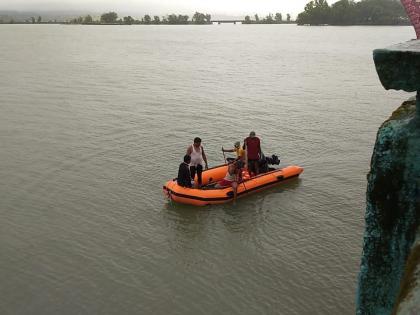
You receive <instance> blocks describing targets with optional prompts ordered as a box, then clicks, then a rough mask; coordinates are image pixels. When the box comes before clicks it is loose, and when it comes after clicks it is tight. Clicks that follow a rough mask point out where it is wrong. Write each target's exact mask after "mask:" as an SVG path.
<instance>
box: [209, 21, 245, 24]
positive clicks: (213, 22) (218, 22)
mask: <svg viewBox="0 0 420 315" xmlns="http://www.w3.org/2000/svg"><path fill="white" fill-rule="evenodd" d="M243 22H244V20H211V23H212V24H215V23H217V24H222V23H231V24H232V23H233V24H236V23H243Z"/></svg>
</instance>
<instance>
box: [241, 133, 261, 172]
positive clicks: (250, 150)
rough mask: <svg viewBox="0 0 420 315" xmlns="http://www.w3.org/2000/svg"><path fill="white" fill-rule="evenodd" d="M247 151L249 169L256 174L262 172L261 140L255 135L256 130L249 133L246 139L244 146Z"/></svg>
mask: <svg viewBox="0 0 420 315" xmlns="http://www.w3.org/2000/svg"><path fill="white" fill-rule="evenodd" d="M243 148H244V149H245V151H246V159H247V161H246V162H245V164H246V165H247V166H248V169H249V171H251V172H254V174H255V175H258V174H259V173H260V170H259V167H258V162H259V160H260V158H261V141H260V139H259V138H258V137H257V136H256V135H255V131H251V132H250V133H249V137H247V138H246V139H245V140H244V147H243Z"/></svg>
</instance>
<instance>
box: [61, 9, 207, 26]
mask: <svg viewBox="0 0 420 315" xmlns="http://www.w3.org/2000/svg"><path fill="white" fill-rule="evenodd" d="M69 23H70V24H126V25H131V24H147V25H149V24H155V25H159V24H169V25H187V24H210V23H211V15H210V14H204V13H200V12H195V13H194V15H193V16H192V18H191V20H190V17H189V16H188V15H182V14H169V15H167V16H163V17H159V16H157V15H155V16H153V17H152V16H150V15H148V14H146V15H145V16H143V18H141V19H135V18H133V17H132V16H124V17H122V18H119V17H118V14H117V13H115V12H107V13H104V14H102V15H101V16H100V18H99V20H94V19H93V18H92V16H90V15H86V16H79V17H77V18H74V19H72V20H70V21H69Z"/></svg>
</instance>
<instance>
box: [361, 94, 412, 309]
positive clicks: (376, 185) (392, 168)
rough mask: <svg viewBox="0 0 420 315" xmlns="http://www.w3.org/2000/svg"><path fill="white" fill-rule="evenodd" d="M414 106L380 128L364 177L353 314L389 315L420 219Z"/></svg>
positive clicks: (402, 109)
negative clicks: (362, 231)
mask: <svg viewBox="0 0 420 315" xmlns="http://www.w3.org/2000/svg"><path fill="white" fill-rule="evenodd" d="M415 116H416V106H415V103H414V102H413V101H411V102H405V103H404V104H403V105H402V106H401V107H400V108H398V109H397V110H396V111H395V112H394V113H393V115H392V116H391V117H390V118H389V119H388V120H387V121H385V122H384V123H383V125H382V126H381V127H380V129H379V131H378V134H377V139H376V144H375V149H374V153H373V156H372V161H371V170H370V172H369V174H368V188H367V198H366V199H367V205H366V214H365V224H366V230H365V235H364V244H363V255H362V261H361V267H360V274H359V284H358V293H357V314H375V315H381V314H384V315H385V314H386V315H388V314H391V312H392V309H393V307H394V303H395V300H396V298H397V296H398V292H399V284H400V280H401V278H402V275H403V272H404V268H405V262H406V259H407V256H408V254H409V252H410V248H411V246H412V244H413V241H414V239H415V234H416V230H417V227H418V225H419V218H420V206H419V187H420V181H419V178H420V128H418V123H417V120H416V118H415Z"/></svg>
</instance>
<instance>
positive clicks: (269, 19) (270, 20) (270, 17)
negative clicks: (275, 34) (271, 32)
mask: <svg viewBox="0 0 420 315" xmlns="http://www.w3.org/2000/svg"><path fill="white" fill-rule="evenodd" d="M263 23H265V24H273V23H274V19H273V15H272V14H271V13H270V14H269V15H267V16H266V17H265V19H263Z"/></svg>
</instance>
